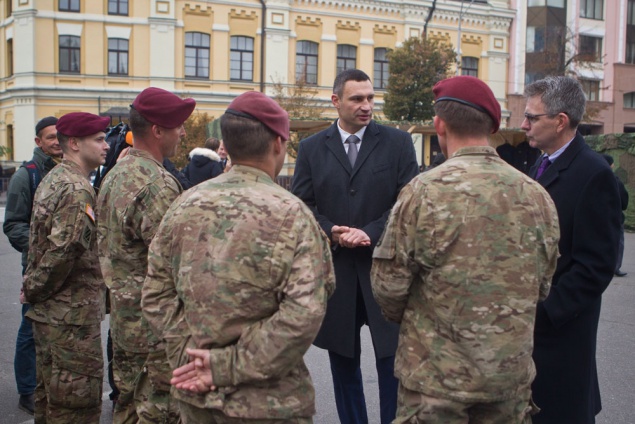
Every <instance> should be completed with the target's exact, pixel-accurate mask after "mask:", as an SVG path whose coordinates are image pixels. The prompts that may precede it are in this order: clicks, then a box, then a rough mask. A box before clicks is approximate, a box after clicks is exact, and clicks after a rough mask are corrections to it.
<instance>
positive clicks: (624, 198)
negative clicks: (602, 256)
mask: <svg viewBox="0 0 635 424" xmlns="http://www.w3.org/2000/svg"><path fill="white" fill-rule="evenodd" d="M602 156H603V157H604V159H605V160H606V163H608V164H609V166H610V167H611V169H613V162H614V160H613V156H611V155H608V154H606V153H605V154H603V155H602ZM615 181H616V182H617V189H618V190H619V193H620V205H621V207H622V226H621V231H620V244H619V247H618V249H619V250H618V254H617V265H615V275H616V276H618V277H624V276H626V275H628V273H627V272H624V271H622V260H623V259H624V220H625V219H626V216H625V215H624V211H626V209H627V208H628V191H627V190H626V187H624V183H623V182H622V180H620V179H619V178H618V176H617V175H616V176H615Z"/></svg>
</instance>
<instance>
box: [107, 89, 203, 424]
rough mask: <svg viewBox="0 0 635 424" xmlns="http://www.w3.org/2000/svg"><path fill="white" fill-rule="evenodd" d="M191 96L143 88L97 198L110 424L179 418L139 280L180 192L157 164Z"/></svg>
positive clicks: (175, 137) (171, 148)
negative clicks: (109, 350) (112, 399)
mask: <svg viewBox="0 0 635 424" xmlns="http://www.w3.org/2000/svg"><path fill="white" fill-rule="evenodd" d="M195 105H196V102H195V101H194V100H193V99H185V100H183V99H180V98H179V97H178V96H176V95H175V94H172V93H170V92H167V91H165V90H162V89H160V88H154V87H151V88H147V89H145V90H144V91H142V92H141V93H140V94H139V95H138V96H137V98H136V99H135V101H134V102H133V103H132V105H131V110H130V127H131V130H132V133H133V138H134V147H133V148H131V149H130V151H129V153H128V155H127V156H126V157H124V158H123V159H121V160H120V161H119V162H118V163H117V164H116V165H115V166H114V167H113V169H112V170H111V171H110V172H109V173H108V174H107V175H106V177H105V178H104V181H103V183H102V185H101V188H100V190H99V197H98V201H97V225H98V232H99V236H98V246H99V260H100V263H101V269H102V272H103V274H104V279H105V281H106V285H107V286H108V288H109V289H110V329H111V335H112V343H113V375H114V380H115V385H116V386H117V388H118V389H119V390H120V393H119V398H118V400H117V403H116V404H115V410H114V414H113V418H114V422H115V423H132V422H135V423H136V422H141V423H176V422H178V419H179V416H178V408H177V406H176V403H175V402H170V382H169V378H170V372H171V369H170V368H169V366H168V363H167V359H166V357H165V350H164V348H163V345H162V343H160V341H159V339H158V338H157V337H155V336H154V335H153V334H152V332H151V331H150V329H149V327H148V323H147V322H146V320H145V318H144V317H143V315H142V314H141V286H142V285H143V281H144V279H145V277H146V271H147V268H148V261H147V257H148V246H149V245H150V241H152V238H153V237H154V234H155V233H156V231H157V229H158V227H159V224H160V223H161V219H162V218H163V215H164V214H165V212H166V211H167V210H168V207H169V206H170V205H171V204H172V202H173V201H174V199H176V198H177V196H178V195H179V194H180V193H181V191H182V188H181V186H180V184H179V182H178V181H177V180H176V179H175V178H174V177H173V176H172V174H170V173H169V172H168V171H167V170H166V169H165V168H164V167H163V165H162V164H161V163H162V162H163V159H164V158H168V157H172V156H174V154H175V153H176V148H177V146H178V144H179V143H180V140H181V137H184V136H185V130H184V129H183V122H185V120H186V119H187V118H188V117H189V116H190V114H191V113H192V111H193V110H194V106H195Z"/></svg>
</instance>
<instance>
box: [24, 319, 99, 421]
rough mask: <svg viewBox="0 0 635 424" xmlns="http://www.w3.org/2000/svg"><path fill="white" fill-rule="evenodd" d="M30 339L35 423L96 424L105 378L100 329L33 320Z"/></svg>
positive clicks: (93, 326)
mask: <svg viewBox="0 0 635 424" xmlns="http://www.w3.org/2000/svg"><path fill="white" fill-rule="evenodd" d="M33 338H34V339H35V360H36V374H37V386H36V387H35V417H34V419H35V421H34V422H35V424H44V423H46V424H56V423H59V424H68V423H86V424H90V423H96V424H99V417H100V416H101V401H102V400H101V394H102V381H103V377H104V359H103V354H102V347H101V326H100V325H99V324H94V325H49V324H44V323H41V322H37V321H34V322H33Z"/></svg>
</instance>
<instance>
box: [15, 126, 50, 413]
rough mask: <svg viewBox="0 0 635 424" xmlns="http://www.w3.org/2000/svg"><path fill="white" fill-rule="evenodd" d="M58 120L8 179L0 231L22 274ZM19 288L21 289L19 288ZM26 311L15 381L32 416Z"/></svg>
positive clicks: (39, 131) (41, 129)
mask: <svg viewBox="0 0 635 424" xmlns="http://www.w3.org/2000/svg"><path fill="white" fill-rule="evenodd" d="M56 123H57V118H55V117H54V116H48V117H46V118H43V119H42V120H40V121H39V122H38V123H37V125H36V126H35V144H36V145H37V147H36V148H35V149H34V150H33V157H32V158H31V160H30V161H29V162H25V163H24V165H22V166H21V167H20V168H19V169H18V170H17V171H16V172H15V174H13V177H12V178H11V182H10V183H9V189H8V191H7V206H6V211H5V215H4V224H3V226H2V229H3V230H4V233H5V234H6V235H7V238H8V239H9V242H11V245H12V246H13V247H14V248H15V249H16V250H18V251H20V252H22V274H24V270H25V269H26V259H27V254H28V252H29V226H30V223H31V209H32V207H33V196H34V194H35V189H36V188H37V185H38V184H39V182H40V181H41V180H42V178H44V176H45V175H46V174H48V172H49V171H50V170H51V169H53V167H54V166H55V165H57V163H59V162H60V161H61V158H62V149H61V148H60V145H59V142H58V141H57V130H56V129H55V124H56ZM20 286H21V285H20ZM28 310H29V305H28V304H27V303H23V304H22V323H21V324H20V329H19V330H18V338H17V340H16V345H15V359H14V363H13V365H14V368H15V381H16V384H17V386H18V393H19V394H20V400H19V402H18V407H19V408H20V409H22V410H23V411H25V412H28V413H29V414H31V415H33V392H34V390H35V342H34V341H33V329H32V325H31V321H29V320H26V319H25V318H24V314H25V313H26V312H27V311H28Z"/></svg>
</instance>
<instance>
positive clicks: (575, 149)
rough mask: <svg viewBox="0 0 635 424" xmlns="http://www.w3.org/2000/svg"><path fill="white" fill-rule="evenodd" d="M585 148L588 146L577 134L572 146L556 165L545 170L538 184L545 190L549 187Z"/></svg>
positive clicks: (555, 162)
mask: <svg viewBox="0 0 635 424" xmlns="http://www.w3.org/2000/svg"><path fill="white" fill-rule="evenodd" d="M584 146H586V144H585V142H584V139H583V138H582V136H581V135H580V134H579V133H578V134H576V136H575V138H574V139H573V141H572V142H571V144H569V147H567V148H566V149H565V151H564V152H562V154H561V155H560V156H559V157H558V158H557V159H556V160H555V161H554V163H553V164H551V165H550V166H549V168H547V169H546V170H545V172H544V173H543V174H542V175H541V176H540V178H538V182H539V183H540V184H541V185H542V186H543V187H545V188H547V187H549V186H550V185H551V184H552V183H553V182H554V181H556V180H557V179H558V176H559V175H560V172H561V171H564V170H565V169H567V168H568V167H569V165H570V164H571V162H572V161H573V159H575V157H576V156H577V155H578V153H579V152H580V151H581V150H582V149H583V148H584ZM534 175H535V172H534Z"/></svg>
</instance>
